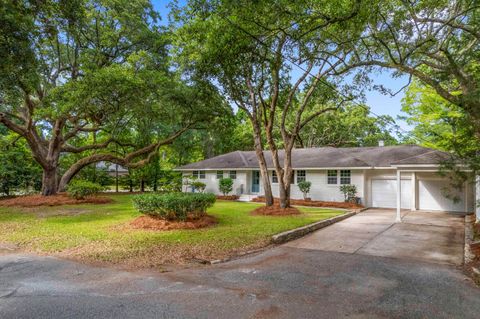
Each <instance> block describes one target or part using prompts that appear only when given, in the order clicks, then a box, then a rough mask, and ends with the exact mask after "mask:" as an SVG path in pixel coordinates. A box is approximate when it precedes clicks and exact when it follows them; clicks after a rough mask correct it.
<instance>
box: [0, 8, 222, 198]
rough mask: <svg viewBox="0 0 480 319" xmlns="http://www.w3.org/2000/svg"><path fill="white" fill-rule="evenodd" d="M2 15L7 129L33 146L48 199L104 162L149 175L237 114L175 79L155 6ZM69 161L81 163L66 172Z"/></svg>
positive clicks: (1, 115)
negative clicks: (193, 138) (188, 138)
mask: <svg viewBox="0 0 480 319" xmlns="http://www.w3.org/2000/svg"><path fill="white" fill-rule="evenodd" d="M0 10H1V11H0V14H1V16H0V20H1V21H2V24H3V25H2V30H5V31H6V32H4V33H3V34H4V35H3V36H2V37H1V40H0V47H1V49H2V50H1V54H2V56H1V58H0V70H1V71H2V74H3V73H4V74H6V75H7V76H5V77H2V79H0V123H2V124H3V125H4V126H5V127H7V128H8V129H9V130H11V131H12V132H14V133H16V134H18V135H20V136H21V137H23V138H24V139H25V141H26V142H27V144H28V145H29V148H30V150H31V152H32V155H33V158H34V159H35V161H36V162H37V163H38V164H39V165H40V166H41V167H42V169H43V187H42V193H43V194H44V195H50V194H54V193H56V192H57V191H59V190H63V189H64V188H65V185H66V184H67V183H68V182H69V181H70V179H71V178H72V177H73V176H75V175H76V174H77V173H78V172H79V171H80V170H81V169H82V168H84V167H86V166H87V165H90V164H93V163H97V162H99V161H110V162H114V163H118V164H121V165H123V166H125V167H141V166H143V165H145V164H146V163H148V162H149V161H150V160H151V158H152V157H153V156H154V155H155V154H156V152H157V151H158V149H159V147H161V146H162V145H166V144H170V143H172V142H173V140H174V139H176V138H177V137H178V136H180V135H181V134H182V133H184V132H185V131H187V130H188V129H191V128H193V127H195V126H196V125H198V124H199V123H205V122H208V121H210V120H211V119H212V118H214V117H215V116H216V115H219V114H223V113H225V112H229V106H228V105H227V104H226V103H225V102H224V101H223V99H222V98H221V97H220V96H219V95H218V94H217V91H216V89H215V88H214V87H213V86H212V85H210V84H208V83H205V82H201V81H189V82H188V83H187V82H185V81H182V80H181V77H180V76H179V75H176V74H174V73H172V70H171V67H170V65H169V59H168V54H167V53H168V50H167V45H168V41H169V34H168V32H166V30H164V29H162V28H161V27H159V26H158V24H157V23H156V22H157V20H158V14H157V13H156V12H155V11H154V10H153V8H152V5H151V3H150V2H149V1H141V0H136V1H127V0H122V1H113V0H112V1H109V0H107V1H86V0H78V1H67V2H64V1H60V2H56V1H52V2H35V1H31V2H30V1H26V2H13V3H11V2H8V1H2V9H0ZM14 69H15V70H16V72H11V71H12V70H14ZM139 139H143V141H139ZM69 154H70V155H69ZM68 157H70V158H72V157H74V158H76V161H75V162H73V163H72V165H71V166H70V167H68V168H67V169H66V170H65V171H64V172H60V171H59V167H60V162H61V161H62V160H63V159H64V158H68ZM60 173H63V174H62V176H61V177H60Z"/></svg>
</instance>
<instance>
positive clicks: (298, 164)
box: [178, 145, 451, 170]
mask: <svg viewBox="0 0 480 319" xmlns="http://www.w3.org/2000/svg"><path fill="white" fill-rule="evenodd" d="M264 154H265V159H266V161H267V166H268V167H269V168H273V162H272V155H271V152H270V151H264ZM279 157H280V162H281V163H283V157H284V152H283V151H279ZM448 158H451V155H450V154H448V153H445V152H442V151H437V150H433V149H431V148H426V147H421V146H417V145H398V146H384V147H345V148H334V147H320V148H302V149H294V150H293V151H292V166H293V168H295V169H300V168H330V167H332V168H335V167H365V168H368V167H390V166H392V165H408V164H414V165H418V164H439V163H440V162H441V161H443V160H446V159H448ZM234 168H235V169H248V168H258V162H257V157H256V155H255V152H254V151H243V152H242V151H236V152H231V153H227V154H223V155H220V156H216V157H212V158H209V159H206V160H203V161H200V162H196V163H192V164H188V165H184V166H181V167H178V169H181V170H197V169H234Z"/></svg>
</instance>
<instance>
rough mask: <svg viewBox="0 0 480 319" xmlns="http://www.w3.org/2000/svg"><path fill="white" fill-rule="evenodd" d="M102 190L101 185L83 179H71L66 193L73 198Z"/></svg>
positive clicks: (83, 196) (79, 197)
mask: <svg viewBox="0 0 480 319" xmlns="http://www.w3.org/2000/svg"><path fill="white" fill-rule="evenodd" d="M103 190H104V188H103V186H101V185H99V184H97V183H92V182H89V181H84V180H76V181H72V182H70V184H68V186H67V194H68V195H69V196H70V197H73V198H75V199H84V198H85V197H86V196H91V195H95V194H96V193H98V192H101V191H103Z"/></svg>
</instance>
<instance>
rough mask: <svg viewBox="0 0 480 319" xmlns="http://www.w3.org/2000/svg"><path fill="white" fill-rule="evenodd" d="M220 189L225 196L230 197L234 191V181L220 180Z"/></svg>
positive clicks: (229, 179)
mask: <svg viewBox="0 0 480 319" xmlns="http://www.w3.org/2000/svg"><path fill="white" fill-rule="evenodd" d="M218 188H219V189H220V191H221V192H222V193H223V195H224V196H226V195H228V193H230V192H231V191H232V190H233V179H231V178H229V177H227V178H220V180H219V181H218Z"/></svg>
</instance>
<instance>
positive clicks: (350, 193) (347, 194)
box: [340, 185, 357, 202]
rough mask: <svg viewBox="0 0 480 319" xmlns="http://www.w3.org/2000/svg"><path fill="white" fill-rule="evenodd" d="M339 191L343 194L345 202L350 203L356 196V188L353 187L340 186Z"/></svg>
mask: <svg viewBox="0 0 480 319" xmlns="http://www.w3.org/2000/svg"><path fill="white" fill-rule="evenodd" d="M340 191H341V192H342V193H343V197H344V198H345V201H346V202H350V201H352V200H354V199H355V196H356V195H357V186H355V185H342V186H340Z"/></svg>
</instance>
